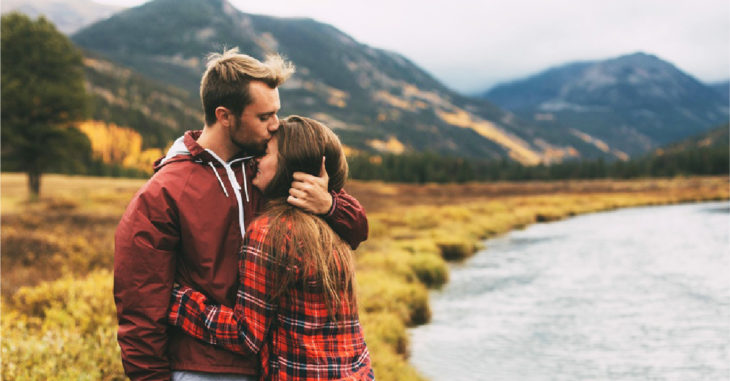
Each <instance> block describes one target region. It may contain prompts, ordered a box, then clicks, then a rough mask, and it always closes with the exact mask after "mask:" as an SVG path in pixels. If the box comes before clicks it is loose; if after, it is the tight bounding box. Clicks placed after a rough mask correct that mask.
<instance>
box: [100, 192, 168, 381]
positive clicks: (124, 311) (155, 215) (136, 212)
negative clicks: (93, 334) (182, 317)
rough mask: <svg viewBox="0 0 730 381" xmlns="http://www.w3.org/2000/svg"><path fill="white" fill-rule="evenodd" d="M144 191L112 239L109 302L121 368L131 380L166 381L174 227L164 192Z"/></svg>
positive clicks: (131, 205)
mask: <svg viewBox="0 0 730 381" xmlns="http://www.w3.org/2000/svg"><path fill="white" fill-rule="evenodd" d="M151 188H154V187H152V186H150V184H149V183H148V185H146V186H145V188H143V190H142V191H140V193H138V194H137V195H136V196H135V197H134V198H133V199H132V201H131V202H130V204H129V206H128V207H127V211H126V212H125V213H124V216H123V217H122V220H121V221H120V222H119V225H118V227H117V230H116V234H115V236H114V301H115V303H116V305H117V319H118V320H119V331H118V333H117V341H118V342H119V346H120V348H121V350H122V364H123V365H124V371H125V373H126V374H127V376H128V377H129V378H130V379H132V380H169V379H170V362H169V359H168V357H167V341H168V337H167V309H168V306H169V302H170V292H171V290H172V286H173V280H174V276H175V250H176V248H177V245H178V242H179V227H178V226H177V223H176V221H177V216H176V215H175V212H174V211H173V210H172V208H170V207H169V206H167V203H166V202H165V199H167V197H165V196H164V195H163V193H164V191H163V190H161V189H155V190H154V191H153V190H151Z"/></svg>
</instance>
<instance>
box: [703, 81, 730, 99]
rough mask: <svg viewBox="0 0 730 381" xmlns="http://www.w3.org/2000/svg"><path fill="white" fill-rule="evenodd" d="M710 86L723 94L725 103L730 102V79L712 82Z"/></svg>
mask: <svg viewBox="0 0 730 381" xmlns="http://www.w3.org/2000/svg"><path fill="white" fill-rule="evenodd" d="M708 86H710V87H711V88H712V89H714V90H715V91H717V92H718V93H719V94H720V95H722V99H723V100H724V101H725V103H730V81H723V82H716V83H711V84H709V85H708Z"/></svg>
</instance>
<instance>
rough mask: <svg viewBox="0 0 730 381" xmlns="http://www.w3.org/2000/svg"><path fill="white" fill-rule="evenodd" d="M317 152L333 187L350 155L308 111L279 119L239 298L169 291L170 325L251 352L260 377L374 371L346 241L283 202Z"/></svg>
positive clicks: (365, 376)
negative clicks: (219, 299) (222, 301)
mask: <svg viewBox="0 0 730 381" xmlns="http://www.w3.org/2000/svg"><path fill="white" fill-rule="evenodd" d="M323 157H324V160H325V168H326V170H327V173H328V174H329V176H330V177H329V188H330V191H333V190H334V191H339V190H340V189H342V187H343V185H344V183H345V179H346V178H347V161H346V160H345V155H344V153H343V151H342V146H341V145H340V142H339V139H337V136H336V135H335V134H334V133H333V132H332V131H330V130H329V129H328V128H327V127H325V126H324V125H322V124H320V123H318V122H316V121H314V120H312V119H308V118H303V117H299V116H291V117H289V118H287V119H285V120H284V121H282V123H281V126H280V127H279V130H278V132H277V133H276V134H275V135H274V137H273V138H272V139H271V140H270V141H269V143H268V145H267V152H266V155H265V156H263V157H262V158H260V159H258V172H257V173H256V176H255V177H254V179H253V185H254V186H255V187H256V188H258V189H259V190H261V191H262V193H263V194H264V196H265V197H266V198H267V199H268V200H269V202H268V203H267V206H266V209H265V211H264V213H263V214H262V215H261V216H260V217H259V218H257V219H256V220H255V221H253V222H252V223H251V225H250V226H249V227H248V229H247V230H246V237H245V239H244V243H243V246H244V247H243V249H242V251H241V260H240V262H239V282H240V286H239V289H238V294H237V298H236V306H235V307H234V308H233V309H230V308H228V307H226V306H221V305H213V304H209V301H208V300H207V298H206V297H205V295H203V294H201V293H200V292H197V291H194V290H192V289H191V288H189V287H180V288H176V289H175V290H174V292H173V296H172V298H173V300H172V308H171V311H170V315H169V321H170V323H171V324H172V325H175V326H178V327H181V328H182V329H183V331H185V332H186V333H187V334H189V335H192V336H194V337H196V338H199V339H201V340H204V341H207V342H209V343H212V344H216V345H220V346H223V347H225V348H227V349H229V350H232V351H236V352H253V353H258V354H259V356H260V359H261V375H260V378H261V379H262V380H290V379H291V380H299V379H348V380H372V379H374V377H373V372H372V369H371V367H370V355H369V353H368V350H367V346H366V345H365V341H364V339H363V335H362V330H361V328H360V323H359V319H358V314H357V305H356V301H355V293H354V290H353V282H354V279H353V273H354V266H353V260H352V253H351V252H350V248H349V246H348V245H347V244H345V243H344V242H342V241H341V240H340V238H339V237H338V236H337V234H335V233H334V232H333V231H332V229H331V228H330V227H329V226H328V225H327V223H325V222H324V221H322V220H321V219H320V218H319V217H316V216H314V215H311V214H308V213H307V212H305V211H303V210H301V209H299V208H296V207H294V206H291V205H289V204H288V203H287V202H286V198H287V197H288V196H289V187H290V184H291V182H292V180H293V178H292V174H293V173H294V172H296V171H301V172H307V173H310V174H314V175H316V174H318V173H319V170H320V168H321V165H322V160H323Z"/></svg>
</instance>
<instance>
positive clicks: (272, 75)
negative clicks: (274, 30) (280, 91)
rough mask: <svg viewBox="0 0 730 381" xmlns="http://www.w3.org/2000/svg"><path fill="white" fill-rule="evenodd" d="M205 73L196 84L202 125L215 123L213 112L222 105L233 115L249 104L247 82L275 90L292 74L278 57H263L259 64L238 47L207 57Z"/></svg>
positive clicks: (290, 69)
mask: <svg viewBox="0 0 730 381" xmlns="http://www.w3.org/2000/svg"><path fill="white" fill-rule="evenodd" d="M207 58H208V61H207V64H206V70H205V73H204V74H203V79H202V80H201V81H200V99H201V100H202V102H203V111H204V112H205V124H206V125H209V126H210V125H213V124H214V123H215V122H216V117H215V109H216V108H217V107H219V106H223V107H225V108H227V109H229V110H231V112H233V113H234V114H235V115H241V113H242V112H243V109H244V108H246V106H248V105H249V104H251V103H253V99H252V98H251V95H250V94H249V91H248V85H249V83H250V82H251V81H262V82H264V83H266V85H268V86H269V87H270V88H272V89H275V88H277V87H279V86H280V85H281V84H282V83H284V81H286V80H287V79H288V78H289V77H290V76H291V75H292V74H293V73H294V65H293V64H292V63H291V62H287V61H284V59H283V58H281V56H279V55H278V54H271V55H268V56H266V61H264V62H261V61H259V60H257V59H256V58H253V57H251V56H247V55H245V54H241V53H239V52H238V48H232V49H229V50H225V51H224V52H223V53H222V54H221V53H210V54H209V55H208V57H207Z"/></svg>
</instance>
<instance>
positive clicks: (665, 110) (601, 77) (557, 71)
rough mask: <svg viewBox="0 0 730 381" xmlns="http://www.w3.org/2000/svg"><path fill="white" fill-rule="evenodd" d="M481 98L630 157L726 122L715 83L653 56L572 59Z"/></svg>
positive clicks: (724, 105)
mask: <svg viewBox="0 0 730 381" xmlns="http://www.w3.org/2000/svg"><path fill="white" fill-rule="evenodd" d="M482 97H483V98H484V99H488V100H490V101H491V102H494V103H495V104H497V105H499V106H501V107H504V108H506V109H508V110H511V111H513V112H515V113H516V114H517V115H519V116H521V117H523V118H526V119H532V120H534V121H536V122H537V123H539V124H540V125H542V126H543V127H544V128H551V129H560V130H564V131H568V132H570V133H573V134H575V135H576V136H583V135H584V134H588V136H584V137H585V140H586V141H591V140H592V141H594V142H595V143H596V144H598V145H605V146H606V147H610V149H611V150H612V151H614V150H615V152H614V153H615V154H616V155H617V156H620V155H619V154H620V152H623V153H626V154H628V155H636V154H641V153H644V152H648V151H649V150H651V149H653V148H656V147H659V146H661V145H664V144H668V143H670V142H673V141H677V140H680V139H682V138H685V137H688V136H691V135H693V134H697V133H700V132H702V131H705V130H707V129H709V128H712V127H716V126H718V125H720V124H722V123H726V122H727V121H728V104H727V101H725V100H723V98H722V96H721V95H720V94H718V92H717V91H715V90H714V89H712V88H710V87H708V86H706V85H704V84H702V83H700V82H699V81H697V80H696V79H695V78H693V77H691V76H689V75H687V74H686V73H684V72H682V71H680V70H679V69H677V68H676V67H674V66H673V65H672V64H670V63H668V62H666V61H663V60H661V59H659V58H658V57H656V56H653V55H649V54H645V53H636V54H631V55H625V56H621V57H617V58H614V59H609V60H604V61H590V62H576V63H571V64H567V65H564V66H560V67H556V68H552V69H549V70H546V71H544V72H542V73H539V74H536V75H534V76H531V77H529V78H526V79H523V80H519V81H515V82H512V83H507V84H503V85H499V86H497V87H495V88H493V89H491V90H489V91H487V92H485V93H484V94H483V95H482Z"/></svg>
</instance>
